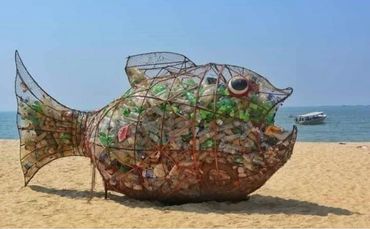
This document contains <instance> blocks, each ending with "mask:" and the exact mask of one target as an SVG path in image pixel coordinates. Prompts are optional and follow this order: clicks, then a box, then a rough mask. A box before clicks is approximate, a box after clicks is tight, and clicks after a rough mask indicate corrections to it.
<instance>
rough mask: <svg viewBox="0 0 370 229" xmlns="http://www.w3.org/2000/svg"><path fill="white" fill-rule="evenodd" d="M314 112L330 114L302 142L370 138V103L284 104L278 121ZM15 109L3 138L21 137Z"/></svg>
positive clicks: (303, 132) (287, 122) (301, 128)
mask: <svg viewBox="0 0 370 229" xmlns="http://www.w3.org/2000/svg"><path fill="white" fill-rule="evenodd" d="M313 111H322V112H324V113H325V114H327V116H328V117H327V119H326V120H325V122H324V124H320V125H297V127H298V141H313V142H341V141H343V142H344V141H347V142H349V141H370V106H320V107H281V108H280V109H279V111H278V113H277V115H276V119H275V123H276V124H277V125H279V126H281V127H283V128H284V129H287V130H291V129H292V126H293V125H295V123H294V117H295V116H296V115H299V114H304V113H308V112H313ZM17 138H18V131H17V128H16V113H15V112H0V139H17Z"/></svg>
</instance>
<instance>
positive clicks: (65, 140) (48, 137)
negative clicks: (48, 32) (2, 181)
mask: <svg viewBox="0 0 370 229" xmlns="http://www.w3.org/2000/svg"><path fill="white" fill-rule="evenodd" d="M15 63H16V69H17V71H16V80H15V93H16V97H17V104H18V107H17V127H18V132H19V138H20V162H21V166H22V171H23V175H24V181H25V185H27V184H28V183H29V182H30V180H31V179H32V178H33V176H34V175H35V174H36V173H37V172H38V171H39V170H40V169H41V168H42V167H43V166H44V165H46V164H48V163H50V162H51V161H54V160H55V159H58V158H62V157H67V156H87V154H86V153H85V152H84V147H83V144H84V135H85V127H86V121H87V120H88V117H89V115H90V113H88V112H82V111H77V110H74V109H71V108H68V107H67V106H64V105H62V104H61V103H59V102H58V101H56V100H55V99H53V98H52V97H51V96H50V95H48V94H47V93H46V92H45V91H44V90H43V89H42V88H41V87H40V86H39V85H38V84H37V83H36V81H35V80H34V79H33V78H32V76H31V75H30V73H29V72H28V71H27V69H26V67H25V66H24V64H23V62H22V60H21V58H20V56H19V54H18V51H16V53H15Z"/></svg>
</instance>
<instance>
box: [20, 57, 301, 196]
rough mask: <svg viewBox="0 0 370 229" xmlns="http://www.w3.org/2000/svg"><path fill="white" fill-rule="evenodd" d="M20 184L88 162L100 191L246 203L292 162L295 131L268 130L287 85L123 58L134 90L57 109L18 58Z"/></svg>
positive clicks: (221, 70) (229, 70)
mask: <svg viewBox="0 0 370 229" xmlns="http://www.w3.org/2000/svg"><path fill="white" fill-rule="evenodd" d="M15 61H16V67H17V75H16V85H15V87H16V95H17V101H18V113H17V117H18V118H17V125H18V129H19V135H20V145H21V147H20V148H21V150H20V151H21V153H20V154H21V155H20V157H21V166H22V170H23V173H24V178H25V185H27V184H28V182H30V180H31V179H32V177H33V176H34V175H35V174H36V173H37V171H39V169H40V168H42V167H43V166H44V165H46V164H48V163H49V162H51V161H53V160H55V159H57V158H62V157H67V156H85V157H88V158H90V159H91V161H92V163H93V165H94V166H96V168H97V169H98V171H99V172H100V174H101V176H102V178H103V181H104V186H105V190H106V192H107V191H108V190H111V191H116V192H120V193H123V194H125V195H127V196H129V197H133V198H136V199H146V200H159V201H163V202H172V203H180V202H198V201H206V200H219V201H222V200H232V201H236V200H243V199H246V198H247V196H248V194H249V193H251V192H253V191H255V190H256V189H258V188H259V187H261V186H262V185H263V184H264V183H265V182H266V181H267V180H268V179H269V178H270V177H271V176H272V175H273V174H274V173H275V172H276V171H277V170H278V169H279V168H280V167H281V166H283V165H284V164H285V163H286V161H287V160H288V159H289V158H290V156H291V154H292V151H293V147H294V144H295V141H296V136H297V129H296V127H295V126H294V127H293V130H292V131H291V132H287V131H285V130H283V129H282V128H279V127H277V126H275V125H274V118H275V113H276V111H277V109H278V107H279V106H280V105H281V103H282V102H283V101H284V100H285V99H286V98H287V97H288V96H290V95H291V93H292V91H293V90H292V88H286V89H278V88H276V87H274V86H273V85H272V84H271V83H270V82H269V81H268V80H267V79H265V78H264V77H262V76H261V75H259V74H257V73H255V72H253V71H251V70H249V69H246V68H243V67H238V66H234V65H226V64H215V63H209V64H204V65H196V64H194V63H193V62H192V61H191V60H189V59H188V58H187V57H185V56H183V55H180V54H176V53H171V52H155V53H146V54H140V55H134V56H130V57H128V59H127V63H126V68H125V71H126V74H127V76H128V80H129V82H130V85H131V88H130V89H129V90H128V91H127V92H126V93H124V95H123V96H122V97H119V98H118V99H116V100H114V101H113V102H111V103H110V104H108V105H106V106H105V107H103V108H102V109H100V110H98V111H93V112H83V111H78V110H74V109H71V108H69V107H67V106H64V105H62V104H61V103H59V102H57V101H56V100H55V99H53V98H52V97H51V96H50V95H49V94H47V93H46V92H45V91H44V90H43V89H41V87H40V86H39V85H38V84H37V83H36V82H35V80H34V79H33V78H32V76H31V75H30V73H29V72H28V71H27V69H26V68H25V66H24V65H23V62H22V60H21V59H20V57H19V55H18V52H16V55H15Z"/></svg>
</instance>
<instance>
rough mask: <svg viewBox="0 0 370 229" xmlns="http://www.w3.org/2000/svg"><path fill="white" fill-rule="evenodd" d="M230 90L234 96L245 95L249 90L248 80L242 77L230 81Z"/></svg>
mask: <svg viewBox="0 0 370 229" xmlns="http://www.w3.org/2000/svg"><path fill="white" fill-rule="evenodd" d="M228 89H229V91H230V92H231V93H232V94H234V95H237V96H242V95H245V94H246V93H247V92H248V89H249V83H248V80H247V79H245V78H244V77H241V76H235V77H233V78H231V79H230V80H229V83H228Z"/></svg>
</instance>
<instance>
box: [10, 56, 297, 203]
mask: <svg viewBox="0 0 370 229" xmlns="http://www.w3.org/2000/svg"><path fill="white" fill-rule="evenodd" d="M167 54H169V55H170V57H169V58H167V59H166V58H160V59H155V58H154V60H153V58H152V59H150V58H148V59H146V62H141V63H139V64H136V65H135V64H132V62H130V61H132V60H133V59H134V60H135V58H137V57H142V56H144V59H145V58H147V57H148V55H149V56H153V55H154V56H159V57H161V56H163V55H167ZM171 55H172V56H171ZM171 58H175V59H176V58H177V59H176V60H175V61H172V60H171ZM158 61H159V63H158ZM16 63H17V77H16V94H17V101H18V104H19V106H18V111H17V115H18V118H17V125H18V127H19V129H18V130H19V133H20V137H21V139H22V136H23V135H24V132H22V131H26V128H25V127H23V126H22V125H21V124H20V123H19V119H20V118H24V117H22V114H21V113H20V111H19V107H20V105H21V104H22V103H23V100H24V98H25V97H27V96H25V93H24V92H21V91H20V89H21V87H20V84H22V83H23V84H25V85H26V90H25V91H26V92H27V93H28V92H30V93H31V95H30V96H28V97H31V98H32V99H34V100H35V101H39V102H40V103H41V104H43V106H44V107H47V108H48V109H50V110H49V111H45V110H43V111H42V112H39V111H38V110H37V109H36V110H35V108H33V107H32V106H28V105H29V104H28V103H27V101H26V105H27V106H28V107H29V108H30V109H31V110H33V111H36V113H41V115H42V116H45V117H47V114H48V113H54V112H55V113H59V114H60V113H63V112H71V113H72V116H71V117H72V119H70V120H65V119H63V117H62V118H60V117H58V118H56V119H55V118H54V119H53V117H49V118H52V120H53V121H54V123H55V125H54V128H58V127H60V126H61V127H63V126H64V125H67V126H69V125H71V124H73V125H72V127H71V130H70V131H69V132H68V134H70V135H71V137H72V142H69V143H60V142H57V143H58V144H56V145H67V146H68V147H69V148H68V149H67V152H70V153H69V155H66V154H63V152H61V151H58V152H57V153H55V154H57V156H56V157H51V156H53V154H48V155H46V156H45V157H47V159H48V160H47V161H46V163H44V164H42V163H41V164H37V163H35V164H34V165H32V166H34V168H36V170H34V171H32V173H33V174H32V175H31V177H27V179H26V175H27V173H25V183H26V184H27V183H28V182H29V180H30V179H31V178H32V177H33V175H34V174H35V173H36V172H37V171H38V169H40V168H41V167H42V166H43V165H45V164H47V163H49V162H51V161H53V160H55V159H57V158H59V157H63V156H75V155H79V156H82V155H83V156H89V157H91V160H92V162H93V164H94V165H95V166H97V167H98V169H99V172H100V173H101V175H102V176H103V178H104V171H103V170H104V166H103V167H102V166H101V164H102V163H101V162H100V161H99V160H100V156H101V152H98V151H99V150H98V149H97V148H96V147H97V146H99V147H100V148H107V149H106V150H108V151H109V150H110V149H116V150H131V151H133V153H134V163H133V164H126V165H127V166H130V167H131V168H132V171H134V172H135V173H136V174H137V175H138V176H139V177H141V176H140V175H141V172H142V171H143V163H145V160H144V161H141V162H140V163H139V164H137V161H136V160H137V158H138V155H137V152H138V150H139V149H138V148H137V142H138V140H139V139H138V137H137V134H138V129H140V128H139V125H143V122H142V121H143V120H142V117H143V116H145V115H147V113H146V112H143V113H140V114H139V116H138V117H137V120H135V122H134V124H135V131H134V132H135V138H134V143H133V144H132V147H130V148H126V149H125V148H122V147H115V146H114V145H111V146H109V147H106V146H103V145H101V144H100V143H99V136H98V131H99V130H100V126H101V121H102V119H103V118H106V116H108V113H109V112H110V111H112V112H111V114H110V117H109V125H110V123H111V122H112V120H114V119H117V117H114V118H113V115H114V113H115V112H116V111H117V110H119V109H120V105H121V103H122V102H123V103H124V101H125V100H129V99H139V98H142V102H141V106H143V105H144V103H145V102H147V101H149V100H150V99H152V100H156V101H158V102H160V104H161V105H164V107H166V106H167V104H171V103H174V99H175V100H176V98H178V97H179V96H180V97H181V93H178V94H171V93H172V89H173V87H174V85H175V84H178V83H179V82H178V81H177V80H178V78H181V77H183V76H184V75H186V74H188V75H189V77H190V78H194V79H197V80H198V81H197V82H198V84H197V85H196V84H195V85H193V87H191V88H188V90H190V91H191V92H192V93H193V94H195V102H194V104H190V103H186V102H185V103H181V102H179V101H175V103H177V104H178V105H183V106H185V107H189V108H191V109H192V111H191V112H190V113H192V114H193V116H192V117H190V119H191V120H192V122H191V125H190V126H191V128H190V129H191V133H192V139H191V141H190V142H188V143H189V144H188V145H190V146H191V147H190V148H188V149H187V150H184V149H171V147H170V146H169V145H168V144H166V141H164V140H163V138H164V126H165V125H164V123H165V120H166V118H167V116H168V114H167V113H166V112H165V110H164V111H163V114H162V116H161V120H160V121H159V123H160V128H159V139H160V141H159V144H158V145H156V146H155V147H152V148H147V149H142V148H141V149H140V150H141V151H143V150H145V151H152V153H153V152H156V151H158V152H159V154H160V155H164V156H165V157H167V158H169V159H170V160H171V161H172V163H173V164H176V165H178V164H179V163H181V161H176V159H175V158H173V157H172V156H171V155H172V154H173V152H182V153H185V152H188V153H190V154H191V160H192V164H193V166H192V170H193V171H194V172H195V177H196V179H197V182H198V183H202V182H204V176H202V174H201V171H202V169H204V166H203V167H202V168H200V167H201V165H200V163H199V161H200V158H199V157H200V152H202V151H207V152H209V153H210V154H212V157H213V158H214V161H215V165H214V166H215V168H216V173H217V174H218V175H219V173H220V169H219V166H221V167H222V168H223V169H225V166H224V165H223V164H222V163H221V164H220V163H218V162H219V161H222V160H223V159H224V158H222V157H223V155H222V153H223V152H222V150H219V144H218V140H217V139H216V140H215V144H214V145H212V147H211V148H210V149H207V150H200V149H199V146H197V145H196V142H197V138H198V136H197V128H198V126H197V124H198V123H197V121H196V119H197V114H199V113H200V112H202V111H207V112H210V113H212V115H213V116H218V117H219V118H220V119H222V118H227V117H226V116H225V115H224V114H219V113H218V112H217V109H216V103H217V101H218V100H219V97H220V95H219V94H217V90H215V91H213V92H212V98H213V106H212V107H211V108H209V107H208V108H206V107H204V106H201V105H199V104H198V102H199V100H201V98H202V96H201V93H202V92H201V85H202V83H203V82H204V81H205V79H206V78H207V77H208V75H209V73H210V72H213V73H214V74H215V75H216V83H215V87H216V88H218V86H219V85H221V82H222V83H223V84H225V83H226V82H227V81H228V80H230V78H232V77H234V76H244V75H245V74H250V75H253V77H254V78H252V79H259V80H262V81H264V82H265V84H268V85H270V89H271V90H273V91H274V93H275V95H276V96H277V97H278V98H279V99H278V100H276V101H274V102H275V103H274V104H273V106H270V108H269V109H267V110H266V109H265V110H264V114H265V115H267V114H269V113H270V111H271V110H272V109H274V108H275V107H276V105H277V104H280V103H281V102H283V101H284V100H285V99H286V98H287V97H288V96H289V95H290V94H291V93H292V89H291V88H287V89H283V90H281V89H276V88H275V87H273V86H272V85H271V84H270V83H269V82H268V80H266V79H265V78H263V77H262V76H260V75H258V74H256V73H254V72H252V71H250V70H248V69H244V68H241V67H238V66H232V65H217V64H208V65H203V66H197V65H195V64H194V63H193V62H191V61H190V60H189V59H188V58H186V57H185V56H182V55H179V54H175V53H148V54H142V55H135V56H131V57H129V58H128V60H127V66H126V72H127V68H132V67H135V68H139V69H140V70H144V72H145V74H146V77H148V76H149V80H148V81H149V82H150V83H149V86H147V87H144V88H140V85H135V84H134V83H135V82H132V81H131V80H130V79H131V78H129V81H130V83H131V84H132V85H133V89H134V90H133V93H130V94H128V95H125V96H124V97H122V98H119V99H117V100H115V101H113V102H112V103H111V104H109V105H107V106H106V107H104V108H102V109H101V110H99V111H97V112H96V113H87V112H80V111H77V110H74V109H70V108H68V107H66V106H64V105H62V104H60V103H58V102H57V101H56V100H54V99H53V98H52V97H51V96H49V95H48V94H47V93H46V92H45V91H44V90H42V89H41V88H40V87H39V85H38V84H37V83H36V82H35V81H34V79H33V78H32V76H31V75H30V74H29V73H28V71H27V70H26V68H25V67H24V65H23V63H22V61H21V60H20V58H19V56H18V53H16ZM21 71H23V72H21ZM153 72H154V73H155V74H154V75H153V76H152V78H150V73H152V74H153ZM225 74H226V75H227V76H226V75H225ZM24 78H25V79H24ZM169 80H172V81H171V82H170V84H169V87H168V88H167V92H168V96H167V97H166V98H160V97H158V96H152V95H150V94H149V92H150V90H152V89H153V88H154V87H155V86H156V85H159V84H161V83H163V82H166V81H169ZM136 86H137V87H136ZM34 92H38V93H39V94H41V95H42V96H41V97H43V98H44V99H45V98H47V99H50V100H51V101H52V103H51V105H50V104H47V103H45V102H43V98H40V96H38V95H36V94H37V93H36V94H35V93H34ZM141 92H144V94H143V95H141V94H140V93H141ZM270 92H271V91H270ZM259 93H265V92H264V91H259ZM267 93H269V92H267ZM279 96H282V97H279ZM28 102H29V101H28ZM33 102H34V101H33ZM274 114H275V113H274ZM23 115H24V114H23ZM168 117H169V116H168ZM263 118H264V117H262V119H263ZM234 119H237V118H235V117H234ZM131 124H132V123H131ZM144 124H145V123H144ZM257 127H260V128H264V127H265V126H261V125H257ZM141 128H142V127H141ZM30 129H32V128H30ZM32 130H33V131H40V132H42V133H45V132H47V133H48V134H46V135H47V136H49V135H50V136H51V135H52V134H51V133H54V132H59V131H58V129H53V130H48V129H47V128H45V127H41V128H40V129H37V128H33V129H32ZM85 130H87V132H85ZM211 131H213V132H216V133H218V132H220V131H221V130H220V127H219V126H217V125H216V126H215V128H214V129H213V130H212V129H211ZM61 132H66V131H65V130H62V131H61ZM109 132H110V131H108V133H109ZM92 135H93V136H92ZM50 136H49V137H50ZM295 136H296V129H294V131H293V133H292V134H291V135H289V136H287V137H286V139H284V140H283V141H282V142H287V141H289V142H290V143H289V144H285V145H286V146H285V147H284V150H285V151H287V153H286V154H284V155H285V157H286V155H290V153H291V149H292V147H291V146H292V145H294V141H295ZM89 137H90V138H89ZM248 137H249V136H248ZM81 139H82V140H81ZM91 139H93V140H91ZM140 140H143V139H140ZM252 140H253V139H252ZM22 144H23V143H22ZM90 145H93V147H92V148H90ZM257 147H258V150H262V149H261V147H260V144H257ZM44 148H45V149H50V148H53V144H48V145H47V146H44ZM41 149H43V148H37V149H36V150H35V151H38V150H41ZM288 151H290V153H289V152H288ZM21 154H22V145H21ZM29 154H34V152H33V151H31V152H30V153H29ZM99 154H100V155H99ZM26 156H27V155H25V156H24V157H22V158H21V164H22V163H24V162H23V161H22V160H23V159H24V158H25V157H26ZM146 156H147V157H149V156H150V154H149V155H146ZM36 158H37V157H36ZM39 159H40V158H39ZM285 159H286V158H285ZM42 160H43V158H41V161H42ZM36 162H39V161H36ZM280 166H281V165H280ZM22 169H23V170H24V166H23V164H22ZM226 169H227V168H226ZM24 172H25V170H24ZM26 172H28V170H27V171H26ZM130 172H131V170H130V171H126V173H125V174H129V173H130ZM167 172H168V171H167ZM125 174H124V175H125ZM166 175H168V174H166ZM271 175H272V174H271ZM266 176H267V175H265V178H263V179H262V178H261V179H260V180H266V179H267V178H266ZM123 179H124V178H123ZM145 179H146V178H142V177H141V179H140V180H141V181H140V182H143V180H145ZM238 180H239V179H238ZM182 182H186V180H183V181H182ZM238 182H239V183H241V181H238ZM108 183H109V182H108V180H107V179H105V186H107V187H108V189H109V188H111V189H112V190H116V191H121V192H124V193H127V192H129V194H130V195H133V196H136V197H138V198H146V197H148V194H147V193H146V194H145V192H143V193H141V194H142V195H141V194H140V195H139V194H137V193H136V194H133V193H130V191H127V190H123V189H124V188H122V186H116V187H112V185H110V186H109V185H107V184H108ZM165 184H166V181H163V183H162V185H165ZM262 184H263V183H262ZM162 185H161V186H162ZM161 186H159V187H157V188H158V189H160V188H161ZM180 186H181V185H180V184H178V185H177V187H174V188H172V190H170V191H167V192H166V193H164V192H162V193H159V194H160V195H162V197H153V195H149V196H152V198H161V199H163V198H165V197H169V198H170V197H171V195H173V193H175V192H177V191H179V189H180V188H179V187H180ZM254 186H255V187H257V186H258V185H254ZM200 189H201V188H200ZM239 189H241V186H240V185H239ZM249 190H252V189H249ZM199 192H202V190H199ZM240 192H242V190H240ZM153 193H154V192H153ZM245 193H246V191H245V190H244V193H242V194H245ZM183 195H184V196H186V193H185V194H184V193H183ZM145 196H146V197H145ZM184 196H183V197H184ZM220 196H223V197H222V198H226V199H227V198H229V197H225V195H220ZM213 197H214V198H215V199H217V198H218V197H217V196H215V195H213ZM213 197H212V195H210V197H209V198H213ZM178 198H179V197H178ZM189 198H190V197H189ZM191 198H192V199H193V200H194V198H198V199H199V200H201V199H202V198H204V197H202V198H201V197H199V196H198V197H191ZM230 198H231V197H230ZM174 199H176V198H174Z"/></svg>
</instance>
